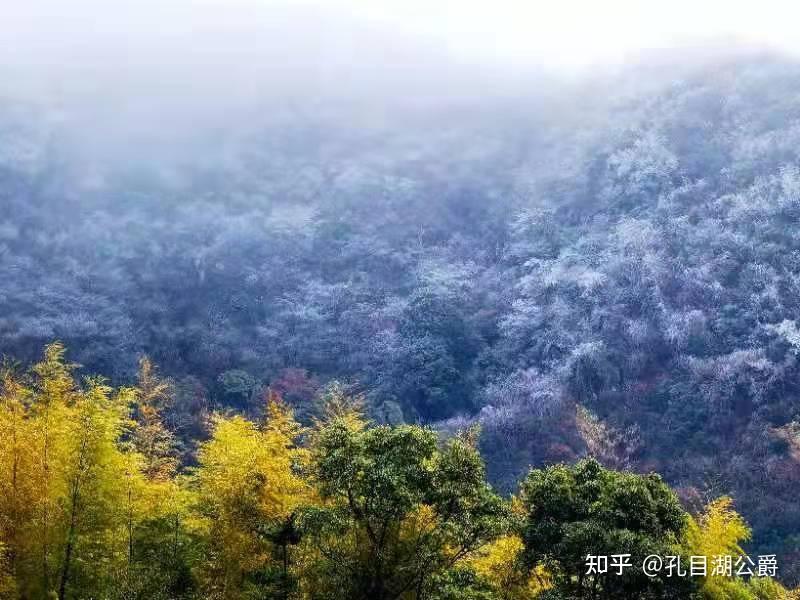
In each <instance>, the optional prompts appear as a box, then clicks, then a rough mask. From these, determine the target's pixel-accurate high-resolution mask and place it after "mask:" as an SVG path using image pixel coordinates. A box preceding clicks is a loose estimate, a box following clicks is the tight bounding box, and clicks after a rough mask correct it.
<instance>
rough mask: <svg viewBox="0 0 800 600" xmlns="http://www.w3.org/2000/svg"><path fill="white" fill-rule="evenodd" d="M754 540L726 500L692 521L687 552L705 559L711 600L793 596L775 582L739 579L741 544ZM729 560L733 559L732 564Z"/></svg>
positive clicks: (707, 594) (769, 599) (706, 593)
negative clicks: (738, 566)
mask: <svg viewBox="0 0 800 600" xmlns="http://www.w3.org/2000/svg"><path fill="white" fill-rule="evenodd" d="M749 539H750V528H749V527H748V526H747V523H746V522H745V520H744V519H743V518H742V517H741V515H739V514H738V513H737V512H736V511H735V510H734V509H733V500H732V499H731V498H729V497H722V498H718V499H717V500H714V501H713V502H711V503H709V504H708V505H707V506H706V507H705V510H704V511H703V512H702V513H701V514H700V515H698V516H696V517H690V518H689V523H688V526H687V529H686V533H685V536H684V548H683V551H684V552H685V554H686V555H689V556H705V557H706V563H707V565H708V567H707V569H708V573H709V574H708V576H706V577H705V578H704V580H703V583H702V585H701V593H702V595H703V598H705V599H707V600H789V599H790V598H792V597H793V596H792V594H791V593H790V592H788V591H787V590H786V589H785V588H784V587H783V586H781V585H780V584H779V583H778V582H776V581H774V580H773V579H767V578H756V577H754V578H751V579H749V580H745V579H743V578H742V577H738V576H737V575H736V571H737V568H736V563H737V559H742V560H745V557H746V553H745V551H744V550H743V549H742V547H741V544H742V543H743V542H746V541H747V540H749ZM727 557H731V558H730V561H728V558H727Z"/></svg>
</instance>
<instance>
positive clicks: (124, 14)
mask: <svg viewBox="0 0 800 600" xmlns="http://www.w3.org/2000/svg"><path fill="white" fill-rule="evenodd" d="M276 4H282V5H284V6H286V5H291V6H294V5H297V6H302V7H305V8H308V7H319V8H320V10H321V11H323V10H324V12H325V13H327V14H330V13H340V14H342V15H343V16H344V15H347V14H354V15H356V16H359V17H362V18H366V19H369V20H372V21H375V22H378V23H383V24H387V23H388V24H391V25H392V26H395V27H397V28H399V29H401V30H404V31H407V32H411V33H419V34H423V35H425V36H427V37H428V38H429V39H430V40H432V41H433V42H434V43H436V44H438V45H441V46H444V47H446V48H447V49H448V50H450V51H452V52H453V53H456V54H463V55H467V56H471V57H475V56H477V57H480V58H483V59H493V58H499V59H501V60H504V61H510V60H514V61H523V62H536V63H547V64H549V65H551V66H558V65H586V64H592V63H595V62H607V61H613V60H617V59H620V58H624V56H625V55H627V54H630V53H636V52H638V51H640V50H647V49H652V48H661V47H665V46H673V45H693V44H696V43H697V42H698V41H699V40H703V39H709V38H720V37H729V38H730V39H736V40H740V41H743V42H753V43H759V44H767V45H771V46H773V47H776V48H778V49H782V50H790V51H793V52H794V51H798V50H800V35H798V34H797V27H798V25H797V24H798V23H799V22H800V1H797V0H759V1H758V2H755V1H752V0H289V1H286V0H283V1H282V2H279V1H276V0H69V1H66V0H0V35H3V36H4V37H5V38H6V39H5V40H0V42H2V45H1V46H0V52H1V53H5V54H6V56H5V59H6V61H7V60H8V58H9V55H10V56H11V57H12V59H13V55H14V54H13V53H14V52H24V51H26V50H27V51H29V52H30V48H27V46H31V47H33V48H34V52H35V51H39V50H40V51H43V52H44V51H47V50H48V49H49V50H52V49H53V48H59V44H60V43H61V42H62V41H63V40H69V45H70V47H73V48H74V47H75V46H80V45H81V42H82V40H83V39H84V38H85V39H86V40H94V42H95V46H96V42H97V41H98V40H100V41H101V43H108V44H109V45H113V44H117V45H124V43H125V41H126V40H125V38H126V36H127V35H130V36H137V35H143V34H144V35H151V34H152V35H161V36H167V37H168V36H170V35H181V36H186V35H191V33H192V32H193V31H194V30H205V31H206V33H208V32H209V31H211V32H213V31H214V30H215V29H222V30H225V31H226V32H227V33H230V32H234V33H236V31H237V30H238V29H242V28H246V29H247V31H249V32H251V33H252V31H253V30H254V29H258V27H259V24H263V25H265V26H268V25H269V20H270V15H271V12H272V11H274V10H275V6H276ZM323 24H324V23H323ZM297 25H298V29H297V31H295V32H292V33H291V35H293V36H298V35H300V36H302V32H303V24H302V23H298V24H297ZM270 33H273V34H275V33H277V32H274V31H270ZM186 39H187V40H189V41H191V40H190V38H186ZM87 43H88V42H87Z"/></svg>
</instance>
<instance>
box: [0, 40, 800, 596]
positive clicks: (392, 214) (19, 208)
mask: <svg viewBox="0 0 800 600" xmlns="http://www.w3.org/2000/svg"><path fill="white" fill-rule="evenodd" d="M392 60H393V61H394V62H392V63H391V65H392V67H393V68H394V70H391V69H390V70H388V71H385V72H381V73H380V79H379V80H378V81H377V82H376V83H375V84H374V85H370V84H369V82H370V81H372V78H373V77H378V71H379V69H378V66H377V65H378V63H377V62H376V64H375V65H372V66H371V67H369V68H368V67H365V68H364V70H363V73H361V75H360V77H361V78H360V79H359V78H358V77H356V78H354V79H353V80H351V81H347V82H346V83H345V84H342V85H340V84H339V82H337V81H336V79H335V77H334V74H335V72H334V73H313V77H311V81H312V82H313V84H312V83H309V82H308V81H302V77H298V80H299V81H301V82H302V83H303V85H299V84H298V85H296V86H294V87H291V86H290V89H291V93H287V94H283V95H281V94H274V95H273V94H270V93H269V91H270V86H269V83H270V80H269V78H270V77H273V76H275V73H274V72H271V71H270V72H268V73H267V74H266V75H265V78H266V80H265V81H264V83H263V86H262V88H263V89H262V88H259V89H258V90H256V91H254V92H253V95H252V96H249V97H248V98H247V99H246V101H245V100H244V99H241V98H236V101H235V102H230V103H227V104H224V103H223V104H224V108H225V109H226V110H222V109H220V108H217V109H214V107H213V102H211V101H210V100H208V99H204V102H201V103H200V106H203V107H206V105H208V107H206V108H207V109H206V108H204V110H199V111H193V110H190V108H191V107H189V108H187V109H186V112H187V114H183V107H181V106H180V104H178V103H175V102H174V100H175V97H181V92H180V90H179V91H178V92H175V93H174V95H170V94H169V93H167V94H166V97H167V98H169V99H171V100H172V101H173V102H167V103H166V108H165V107H160V108H158V109H154V108H153V107H152V106H150V104H148V102H146V101H145V100H143V98H142V97H141V95H140V96H137V95H136V94H135V93H134V94H133V97H132V98H127V97H124V95H123V93H122V91H120V90H113V93H112V91H108V90H106V91H104V92H102V94H101V97H102V98H103V99H104V100H105V101H106V104H105V105H104V106H103V107H102V108H103V110H94V109H95V107H96V106H97V105H95V104H89V105H84V104H83V102H84V101H86V102H87V103H88V102H89V100H87V98H86V97H85V96H84V95H82V93H77V92H75V91H74V90H72V92H73V93H71V94H65V95H64V96H63V97H58V98H56V99H54V100H52V101H48V102H40V101H32V100H31V99H30V96H27V95H26V94H25V93H19V94H11V93H8V94H7V95H6V97H4V98H3V99H2V102H1V103H0V207H1V208H2V212H0V350H2V352H3V353H5V354H7V355H8V356H11V357H14V358H15V359H17V360H19V361H21V362H22V363H23V364H32V363H33V362H35V361H36V360H38V357H39V355H40V353H41V348H42V347H43V346H44V345H45V344H47V343H49V342H51V341H53V340H61V341H63V342H64V343H65V344H67V346H68V347H69V348H70V351H71V355H70V356H71V360H74V361H75V362H77V363H80V364H81V365H82V366H83V369H84V370H85V372H86V373H103V374H104V375H106V376H108V377H110V378H111V380H112V382H113V383H114V384H128V383H130V382H132V381H134V379H135V376H136V370H137V361H138V359H139V357H141V356H142V355H145V354H146V355H148V356H150V357H151V358H152V360H153V361H154V363H155V364H157V365H159V367H160V369H161V370H162V372H163V373H164V374H165V375H167V376H169V377H170V378H171V379H172V380H173V382H174V402H172V403H171V405H170V408H169V411H168V412H169V419H168V421H169V422H170V423H171V424H172V425H171V426H172V427H173V428H174V429H175V431H176V434H177V435H178V436H179V437H180V438H182V440H183V442H184V446H185V448H186V450H185V456H183V457H182V460H183V461H184V462H185V463H186V464H194V463H196V461H197V460H202V458H201V459H198V456H197V453H196V444H193V443H192V440H194V441H197V440H202V439H205V437H207V436H208V435H210V433H209V431H208V424H207V423H206V421H205V415H206V414H210V412H212V411H213V410H216V409H234V410H236V411H239V412H241V413H243V414H245V415H247V416H249V417H250V418H260V417H261V415H262V413H263V410H264V404H263V401H262V397H263V393H264V390H266V389H267V388H269V389H271V390H274V391H275V392H276V393H279V394H280V395H281V396H282V397H283V398H284V400H285V401H286V402H287V403H288V404H289V405H291V407H292V408H293V410H294V412H295V414H296V415H297V417H298V418H299V419H300V421H301V422H302V423H304V424H309V423H310V422H311V420H312V419H313V418H314V417H315V416H319V412H318V411H319V396H320V393H321V391H322V390H323V389H325V387H326V386H327V385H328V383H329V382H330V381H332V380H334V379H335V380H339V381H342V382H343V383H344V385H346V386H347V387H348V389H350V390H351V391H352V392H353V393H360V394H363V395H364V397H365V399H366V403H367V406H366V409H365V410H366V413H367V415H368V416H369V418H371V419H373V420H374V421H376V422H378V423H385V424H390V425H400V424H403V423H408V424H411V423H424V424H429V425H432V426H434V427H436V428H437V429H438V430H440V431H444V432H452V431H457V430H461V429H464V428H467V427H469V426H470V425H472V424H480V425H481V428H482V434H481V437H480V445H481V450H482V453H483V455H484V456H485V458H486V461H487V468H488V474H489V478H490V480H491V481H492V482H493V483H494V484H495V485H496V486H497V488H498V489H500V490H501V491H503V492H509V491H513V490H514V489H516V487H517V483H518V481H519V480H520V478H521V477H523V476H524V475H525V473H526V472H527V470H528V467H529V466H530V465H535V466H541V465H547V464H552V463H558V462H562V461H566V462H574V461H577V460H578V459H580V458H582V457H584V456H587V455H592V456H595V457H597V458H598V459H599V460H600V461H601V462H602V463H604V464H605V465H606V466H609V467H612V468H617V469H631V470H634V471H651V470H654V471H657V472H660V473H662V474H663V475H664V477H665V478H666V480H667V481H668V482H669V483H670V484H671V485H673V486H674V487H675V488H676V489H677V491H678V493H679V495H680V496H681V499H682V500H683V502H684V505H685V506H687V507H688V508H697V509H699V507H702V506H703V505H705V504H707V503H708V502H709V501H710V500H712V499H714V498H717V497H720V496H723V495H730V496H732V497H733V498H734V500H735V502H736V507H737V509H738V510H739V511H740V512H741V513H742V514H743V515H744V516H745V517H746V518H747V520H748V521H749V522H750V523H751V525H752V526H753V534H754V535H753V543H752V545H751V546H750V547H751V548H752V549H753V550H754V551H763V552H764V553H769V552H777V553H779V554H780V556H781V557H782V564H783V565H784V572H783V573H782V575H783V576H785V578H786V580H787V581H789V582H795V581H797V579H798V577H800V571H798V569H800V550H798V544H800V504H798V502H797V497H798V494H800V465H799V464H798V460H800V400H799V397H798V389H797V381H798V369H799V368H800V367H799V366H798V353H799V352H800V329H798V321H797V320H798V317H799V313H798V311H799V310H800V293H798V292H800V238H798V228H797V223H798V217H800V156H798V153H800V64H798V63H797V62H795V61H793V60H790V59H787V58H782V57H778V56H775V55H771V54H768V53H762V52H752V53H738V54H727V53H724V52H720V53H717V54H716V55H714V56H712V57H709V56H707V55H703V56H702V57H700V56H697V55H695V54H692V53H687V54H675V55H669V56H658V57H651V58H650V59H648V60H645V61H644V62H643V63H642V64H641V65H638V66H631V67H629V68H625V69H620V70H618V71H613V72H612V71H611V70H606V71H603V72H602V73H599V74H595V75H593V76H592V77H590V78H589V77H587V78H585V79H581V80H578V81H563V80H557V79H555V78H553V77H551V76H548V75H545V74H542V73H538V74H537V73H533V72H526V73H522V74H520V73H508V74H497V73H490V72H487V71H486V70H481V69H475V70H470V69H469V68H467V67H466V66H465V65H463V64H459V65H452V68H450V69H449V70H447V69H445V70H442V69H441V68H439V67H440V66H441V65H439V67H437V68H439V70H438V71H437V68H434V67H431V68H430V70H429V71H423V72H422V73H421V74H420V73H419V72H415V73H414V74H413V75H409V74H407V73H406V70H404V69H403V66H404V65H408V64H416V63H417V57H414V56H407V55H402V56H400V55H397V56H393V57H392ZM437 60H443V59H437ZM437 64H438V63H437ZM294 66H297V65H294ZM301 66H302V65H301ZM445 71H446V72H447V75H446V76H442V77H441V78H440V79H437V78H436V77H435V76H434V75H433V74H434V73H442V72H445ZM296 72H299V73H303V72H304V71H303V69H302V68H300V69H297V70H296ZM384 82H390V83H391V85H388V84H387V85H382V83H384ZM184 83H185V82H184ZM405 84H407V86H408V87H404V85H405ZM315 85H316V86H317V87H315ZM317 88H318V89H317ZM445 90H446V91H447V93H445ZM203 91H207V90H205V88H201V90H200V92H203ZM84 92H85V90H84ZM438 92H441V93H438ZM199 95H202V93H200V94H199Z"/></svg>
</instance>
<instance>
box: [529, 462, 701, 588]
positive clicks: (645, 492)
mask: <svg viewBox="0 0 800 600" xmlns="http://www.w3.org/2000/svg"><path fill="white" fill-rule="evenodd" d="M521 499H522V502H523V505H524V507H525V512H526V518H525V521H524V524H523V532H522V533H523V535H522V537H523V541H524V543H525V553H524V558H525V560H526V561H527V563H528V565H529V566H535V565H543V566H544V567H545V568H546V569H547V570H548V571H549V572H550V573H551V574H552V577H553V583H554V587H555V592H556V593H559V594H561V595H562V596H563V597H567V598H593V599H594V598H609V599H611V598H640V599H645V598H647V599H650V598H653V599H655V598H676V599H677V598H682V599H686V598H691V597H692V594H693V593H694V592H693V589H692V588H693V584H692V582H691V580H690V579H688V578H678V577H673V578H667V577H657V578H653V579H651V578H649V577H647V576H645V575H644V573H643V572H642V570H641V565H642V561H643V560H644V558H645V557H646V556H648V555H651V554H656V555H659V556H667V555H677V554H678V552H677V550H676V548H677V544H678V542H679V539H680V536H681V534H682V532H683V531H684V528H685V527H686V523H687V515H686V513H685V512H684V511H683V509H682V508H681V505H680V503H679V501H678V498H677V497H676V496H675V493H674V492H673V491H672V490H670V488H669V487H668V486H667V485H666V484H665V483H664V482H663V481H662V480H661V478H660V477H659V476H658V475H655V474H651V475H636V474H633V473H623V472H617V471H612V470H608V469H605V468H603V467H602V466H601V465H600V463H598V462H597V461H595V460H593V459H590V460H584V461H581V462H580V463H578V464H577V465H575V466H565V465H557V466H552V467H548V468H546V469H543V470H533V471H531V472H530V473H529V474H528V476H527V477H526V479H525V480H524V482H523V484H522V494H521ZM615 554H616V555H618V554H630V555H631V557H630V563H631V565H632V567H629V568H627V569H624V572H623V574H622V575H618V574H617V572H616V570H614V569H609V571H608V573H605V574H587V571H588V569H587V556H588V555H600V556H609V557H610V556H612V555H615Z"/></svg>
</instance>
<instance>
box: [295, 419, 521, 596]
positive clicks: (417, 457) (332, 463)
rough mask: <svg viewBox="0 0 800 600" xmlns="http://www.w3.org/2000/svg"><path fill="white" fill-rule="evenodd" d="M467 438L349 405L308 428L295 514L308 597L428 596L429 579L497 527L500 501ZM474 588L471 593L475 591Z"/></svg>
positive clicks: (503, 521) (503, 516)
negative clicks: (305, 541) (304, 540)
mask: <svg viewBox="0 0 800 600" xmlns="http://www.w3.org/2000/svg"><path fill="white" fill-rule="evenodd" d="M472 442H473V441H472V440H469V439H462V438H459V439H452V440H450V441H448V442H446V443H445V444H444V445H441V446H440V445H439V444H438V440H437V435H436V433H435V432H433V431H432V430H429V429H425V428H422V427H417V426H407V425H404V426H399V427H394V428H392V427H388V426H381V427H367V426H366V424H365V423H364V422H363V421H361V420H359V419H357V418H353V415H352V414H349V415H348V414H344V415H340V416H334V417H333V418H332V419H330V420H329V421H328V422H326V423H324V424H322V425H321V426H319V427H318V429H317V431H316V432H315V434H314V439H313V445H312V450H311V451H312V460H311V473H312V480H313V481H314V482H315V483H316V485H317V486H318V491H319V494H320V496H321V505H320V506H318V507H315V508H313V509H310V510H309V511H307V512H306V514H305V519H304V528H305V530H306V531H307V533H308V536H309V544H310V546H311V547H312V550H311V551H310V553H309V554H310V555H309V557H308V559H307V560H308V561H309V563H310V564H309V572H310V573H311V579H312V580H313V579H314V578H315V577H316V578H318V579H321V581H322V582H326V583H324V584H321V585H316V586H314V585H313V582H312V585H311V591H310V592H309V596H310V597H312V598H320V599H322V598H343V597H346V598H350V599H352V600H360V599H363V600H367V599H369V600H394V599H398V598H414V599H418V600H419V599H422V598H429V597H432V596H431V594H432V590H433V587H436V585H435V581H436V579H435V578H439V577H443V576H445V574H446V573H448V572H449V571H450V570H451V569H452V568H453V567H455V566H456V565H458V563H459V562H460V561H462V560H463V559H465V558H466V557H468V556H470V555H471V554H472V553H473V552H475V551H476V550H477V549H479V548H480V547H482V546H483V545H485V544H486V543H487V542H489V541H491V540H493V539H495V538H496V537H497V536H498V535H500V534H501V533H503V532H504V531H505V529H506V528H507V525H508V511H507V508H506V506H505V504H504V502H503V501H502V500H501V499H500V497H499V496H497V495H496V494H495V493H494V492H493V491H492V489H491V487H490V486H489V485H488V484H487V483H486V480H485V473H484V465H483V461H482V459H481V457H480V455H479V454H478V451H477V450H476V448H475V446H474V443H472ZM476 597H478V596H476Z"/></svg>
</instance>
